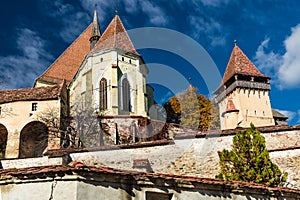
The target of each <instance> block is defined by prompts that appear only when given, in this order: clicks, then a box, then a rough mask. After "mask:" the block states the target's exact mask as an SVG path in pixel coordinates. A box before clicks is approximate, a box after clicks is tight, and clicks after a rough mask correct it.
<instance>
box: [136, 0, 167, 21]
mask: <svg viewBox="0 0 300 200" xmlns="http://www.w3.org/2000/svg"><path fill="white" fill-rule="evenodd" d="M139 2H140V4H141V9H142V11H143V12H144V13H145V14H147V15H148V17H149V18H150V22H151V23H152V24H154V25H165V24H167V22H168V18H167V16H166V14H165V13H164V12H163V10H162V9H161V8H159V7H158V6H156V5H154V4H152V3H151V2H150V1H145V0H140V1H139Z"/></svg>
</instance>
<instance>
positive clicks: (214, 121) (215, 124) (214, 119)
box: [209, 104, 221, 130]
mask: <svg viewBox="0 0 300 200" xmlns="http://www.w3.org/2000/svg"><path fill="white" fill-rule="evenodd" d="M220 129H221V125H220V112H219V108H218V105H216V104H213V105H212V108H211V118H210V124H209V130H220Z"/></svg>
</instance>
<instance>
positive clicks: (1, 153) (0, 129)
mask: <svg viewBox="0 0 300 200" xmlns="http://www.w3.org/2000/svg"><path fill="white" fill-rule="evenodd" d="M7 134H8V132H7V129H6V127H5V126H4V125H2V124H0V159H1V158H5V150H6V143H7Z"/></svg>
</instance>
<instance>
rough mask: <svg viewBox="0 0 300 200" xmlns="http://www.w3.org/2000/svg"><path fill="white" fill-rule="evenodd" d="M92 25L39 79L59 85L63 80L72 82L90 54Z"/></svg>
mask: <svg viewBox="0 0 300 200" xmlns="http://www.w3.org/2000/svg"><path fill="white" fill-rule="evenodd" d="M92 26H93V24H90V25H89V26H88V27H87V28H86V30H85V31H83V32H82V33H81V35H80V36H79V37H78V38H77V39H76V40H75V41H74V42H73V43H72V44H71V45H70V46H69V47H68V48H67V49H66V50H65V51H64V52H63V53H62V54H61V55H60V56H59V57H58V58H57V59H56V61H55V62H54V63H53V64H52V65H51V66H50V67H49V68H48V69H47V70H46V71H45V72H44V73H43V74H42V75H41V76H40V77H39V78H38V79H37V81H39V80H40V81H46V82H52V83H59V82H60V81H61V80H66V81H67V82H69V81H71V80H72V78H73V77H74V75H75V74H76V72H77V70H78V69H79V67H80V65H81V63H82V62H83V60H84V58H85V56H86V55H87V54H88V53H89V52H90V41H89V39H90V37H91V34H92Z"/></svg>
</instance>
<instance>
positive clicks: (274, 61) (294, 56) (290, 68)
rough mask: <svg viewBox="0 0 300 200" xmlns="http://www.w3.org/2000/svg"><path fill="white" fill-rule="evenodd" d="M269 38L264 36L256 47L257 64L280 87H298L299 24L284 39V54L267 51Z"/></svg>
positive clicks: (299, 73)
mask: <svg viewBox="0 0 300 200" xmlns="http://www.w3.org/2000/svg"><path fill="white" fill-rule="evenodd" d="M269 41H270V39H269V38H266V39H265V40H264V41H263V42H262V43H261V44H260V46H259V47H258V49H257V51H256V55H255V58H254V61H255V63H256V64H257V66H258V67H259V68H260V69H261V70H262V71H263V72H264V73H266V74H267V75H269V76H271V77H273V78H274V79H275V81H274V83H275V84H276V86H277V87H278V88H280V89H284V88H299V87H300V79H299V77H300V54H299V47H300V24H298V25H297V26H296V27H294V28H292V33H291V35H290V36H289V37H287V38H286V39H285V41H284V46H285V53H284V55H281V54H278V53H274V52H272V51H271V52H267V48H268V43H269Z"/></svg>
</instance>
